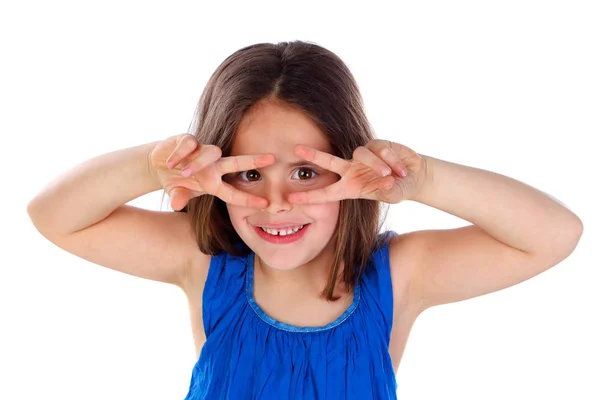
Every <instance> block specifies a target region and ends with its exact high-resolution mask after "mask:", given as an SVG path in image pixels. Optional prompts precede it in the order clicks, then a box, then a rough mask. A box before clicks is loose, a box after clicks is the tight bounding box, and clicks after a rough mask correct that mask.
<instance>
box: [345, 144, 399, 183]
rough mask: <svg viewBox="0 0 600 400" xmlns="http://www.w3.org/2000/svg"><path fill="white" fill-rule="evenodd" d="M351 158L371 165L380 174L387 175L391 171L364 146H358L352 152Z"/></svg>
mask: <svg viewBox="0 0 600 400" xmlns="http://www.w3.org/2000/svg"><path fill="white" fill-rule="evenodd" d="M352 159H353V160H354V161H358V162H360V163H362V164H365V165H367V166H369V167H371V168H372V169H373V170H375V171H377V173H378V174H380V175H381V176H387V175H390V174H391V173H392V170H391V168H390V167H389V166H388V165H387V164H386V163H385V161H383V160H382V159H381V158H379V157H377V156H376V155H375V154H373V152H372V151H371V150H369V149H367V148H366V147H364V146H358V147H357V148H356V149H354V152H353V153H352Z"/></svg>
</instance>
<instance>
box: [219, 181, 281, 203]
mask: <svg viewBox="0 0 600 400" xmlns="http://www.w3.org/2000/svg"><path fill="white" fill-rule="evenodd" d="M215 196H217V197H218V198H220V199H221V200H223V201H224V202H225V203H229V204H232V205H236V206H244V207H254V208H265V207H267V206H268V205H269V202H268V201H267V200H266V199H263V198H262V197H258V196H255V195H253V194H249V193H245V192H242V191H241V190H238V189H235V188H234V187H233V186H231V185H229V184H228V183H225V182H223V181H222V182H221V183H220V184H219V185H218V186H217V191H216V193H215Z"/></svg>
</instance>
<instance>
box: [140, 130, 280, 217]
mask: <svg viewBox="0 0 600 400" xmlns="http://www.w3.org/2000/svg"><path fill="white" fill-rule="evenodd" d="M221 155H222V154H221V149H220V148H219V147H217V146H214V145H204V144H201V143H199V142H198V140H197V139H196V137H195V136H194V135H191V134H180V135H175V136H171V137H168V138H167V139H165V140H163V141H161V142H158V143H157V144H156V145H155V146H154V147H153V149H152V150H151V152H150V153H149V157H148V160H149V165H150V167H151V170H152V172H153V173H154V175H155V176H156V178H157V179H158V181H159V182H160V184H161V185H162V187H163V188H164V190H165V192H167V194H168V195H169V197H171V207H172V208H173V210H181V209H182V208H183V207H185V205H186V204H187V203H188V201H190V199H192V198H194V197H198V196H202V195H204V194H211V195H213V196H216V197H218V198H220V199H221V200H223V201H224V202H226V203H230V204H235V205H239V206H245V207H257V208H263V207H266V206H267V205H268V201H267V200H266V199H264V198H262V197H258V196H255V195H253V194H250V193H246V192H243V191H241V190H238V189H236V188H234V187H233V186H231V185H229V184H228V183H226V182H225V181H223V180H222V176H223V175H226V174H231V173H235V172H241V171H245V170H249V169H256V168H262V167H265V166H268V165H271V164H273V163H274V162H275V157H274V156H273V155H272V154H253V155H243V156H232V157H222V156H221Z"/></svg>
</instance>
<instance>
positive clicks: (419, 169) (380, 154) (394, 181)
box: [288, 140, 427, 204]
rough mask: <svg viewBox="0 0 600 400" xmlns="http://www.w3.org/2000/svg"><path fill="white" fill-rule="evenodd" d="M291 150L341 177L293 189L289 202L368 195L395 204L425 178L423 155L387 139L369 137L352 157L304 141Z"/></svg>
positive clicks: (406, 198)
mask: <svg viewBox="0 0 600 400" xmlns="http://www.w3.org/2000/svg"><path fill="white" fill-rule="evenodd" d="M294 153H295V154H296V155H297V156H298V157H300V158H302V159H304V160H307V161H310V162H312V163H313V164H315V165H317V166H319V167H321V168H324V169H327V170H329V171H332V172H335V173H336V174H338V175H339V176H340V177H341V179H340V180H338V181H337V182H335V183H334V184H331V185H329V186H326V187H324V188H321V189H315V190H308V191H305V192H295V193H292V194H290V195H289V198H288V200H289V201H290V202H291V203H296V204H299V203H325V202H329V201H339V200H343V199H369V200H378V201H383V202H386V203H391V204H395V203H400V202H401V201H403V200H410V199H411V198H413V197H414V196H415V195H416V194H417V193H418V192H419V191H420V190H421V187H422V186H423V184H424V182H425V181H426V176H425V175H426V171H427V168H426V165H425V163H426V161H425V159H424V158H423V157H421V156H420V155H419V154H417V153H416V152H415V151H413V150H412V149H410V148H408V147H406V146H403V145H401V144H398V143H392V142H390V141H387V140H371V141H370V142H369V143H367V144H366V145H365V146H360V147H357V148H356V149H355V150H354V152H353V153H352V160H344V159H342V158H339V157H336V156H334V155H332V154H329V153H324V152H322V151H319V150H316V149H313V148H311V147H308V146H304V145H296V147H295V148H294ZM384 171H385V172H384ZM404 173H406V176H403V174H404Z"/></svg>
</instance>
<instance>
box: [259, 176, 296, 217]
mask: <svg viewBox="0 0 600 400" xmlns="http://www.w3.org/2000/svg"><path fill="white" fill-rule="evenodd" d="M264 187H265V192H264V193H263V197H264V198H265V199H267V201H268V202H269V205H268V206H267V207H266V208H263V211H264V212H265V213H267V214H272V215H276V214H279V213H282V212H286V211H290V210H291V209H292V204H291V203H290V202H289V201H288V200H287V197H288V190H287V189H286V188H285V187H284V185H279V184H277V183H268V184H265V186H264Z"/></svg>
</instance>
